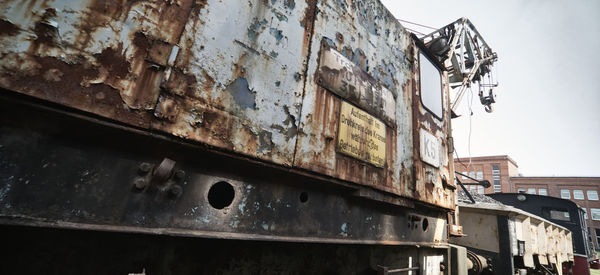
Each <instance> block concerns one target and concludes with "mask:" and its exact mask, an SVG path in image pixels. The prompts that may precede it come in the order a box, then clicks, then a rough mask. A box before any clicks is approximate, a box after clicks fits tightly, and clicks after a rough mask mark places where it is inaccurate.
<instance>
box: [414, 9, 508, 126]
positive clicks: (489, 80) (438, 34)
mask: <svg viewBox="0 0 600 275" xmlns="http://www.w3.org/2000/svg"><path fill="white" fill-rule="evenodd" d="M421 41H423V43H424V44H425V45H426V46H427V47H428V48H429V50H430V51H431V52H432V53H433V54H434V55H435V56H436V57H437V58H438V61H440V63H442V64H443V65H444V66H445V67H446V69H447V71H448V79H449V83H450V87H451V88H452V89H453V90H454V92H455V93H454V98H453V99H452V102H451V108H452V113H453V116H456V115H455V114H456V110H457V107H458V105H459V103H460V101H461V99H462V97H463V96H464V94H465V92H466V91H467V90H468V89H469V88H470V87H471V86H472V84H473V83H476V84H478V87H479V99H480V101H481V104H483V105H484V106H485V110H486V111H487V112H492V110H493V108H492V103H495V97H496V96H495V94H494V92H493V88H494V87H496V86H498V84H497V82H495V80H494V79H493V65H494V63H495V62H496V61H497V60H498V56H497V54H496V53H495V52H494V51H492V49H491V48H490V47H489V46H488V44H487V43H486V42H485V40H484V39H483V37H482V36H481V35H480V34H479V32H478V31H477V29H476V28H475V27H474V26H473V24H472V23H471V21H469V20H468V19H466V18H460V19H458V20H456V21H455V22H453V23H450V24H448V25H446V26H444V27H442V28H440V29H438V30H436V31H434V32H432V33H430V34H428V35H425V36H423V37H421Z"/></svg>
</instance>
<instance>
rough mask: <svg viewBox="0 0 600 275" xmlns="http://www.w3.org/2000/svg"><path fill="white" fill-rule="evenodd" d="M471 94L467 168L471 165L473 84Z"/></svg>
mask: <svg viewBox="0 0 600 275" xmlns="http://www.w3.org/2000/svg"><path fill="white" fill-rule="evenodd" d="M469 96H470V100H469V138H468V151H469V165H468V166H467V168H469V167H471V161H472V159H471V127H472V125H471V123H472V121H471V118H472V117H473V108H472V107H473V89H471V86H469Z"/></svg>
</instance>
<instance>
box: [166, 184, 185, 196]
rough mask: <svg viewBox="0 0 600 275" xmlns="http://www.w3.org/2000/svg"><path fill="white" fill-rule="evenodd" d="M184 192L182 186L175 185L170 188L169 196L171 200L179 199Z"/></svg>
mask: <svg viewBox="0 0 600 275" xmlns="http://www.w3.org/2000/svg"><path fill="white" fill-rule="evenodd" d="M182 191H183V190H182V189H181V186H179V185H177V184H173V185H171V187H169V196H170V197H171V198H177V197H179V195H181V192H182Z"/></svg>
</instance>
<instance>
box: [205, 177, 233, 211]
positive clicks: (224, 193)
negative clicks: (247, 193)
mask: <svg viewBox="0 0 600 275" xmlns="http://www.w3.org/2000/svg"><path fill="white" fill-rule="evenodd" d="M233 198H235V190H234V189H233V186H232V185H231V184H229V183H228V182H224V181H220V182H217V183H215V184H213V186H211V187H210V190H208V203H209V204H210V206H212V207H213V208H215V209H223V208H225V207H227V206H229V205H231V203H232V202H233Z"/></svg>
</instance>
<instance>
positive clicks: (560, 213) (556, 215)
mask: <svg viewBox="0 0 600 275" xmlns="http://www.w3.org/2000/svg"><path fill="white" fill-rule="evenodd" d="M549 212H550V213H549V214H550V215H549V216H550V217H549V218H550V219H552V220H559V221H570V220H571V216H570V215H569V211H566V210H559V209H550V210H549ZM546 215H548V213H547V214H546Z"/></svg>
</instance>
